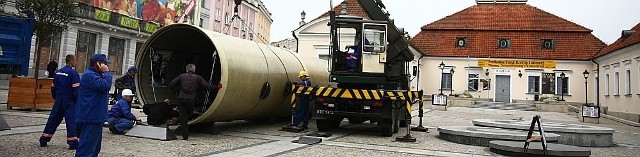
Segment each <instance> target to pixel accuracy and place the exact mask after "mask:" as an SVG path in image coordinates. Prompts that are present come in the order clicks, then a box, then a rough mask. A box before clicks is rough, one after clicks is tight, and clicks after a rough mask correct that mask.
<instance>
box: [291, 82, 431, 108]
mask: <svg viewBox="0 0 640 157" xmlns="http://www.w3.org/2000/svg"><path fill="white" fill-rule="evenodd" d="M291 89H292V90H291V91H293V93H292V95H291V105H292V106H294V107H295V101H296V94H305V95H309V94H312V92H313V95H314V96H319V97H330V98H343V99H359V100H383V99H386V100H394V101H406V102H407V107H408V109H409V111H410V102H411V101H412V100H414V99H416V98H419V99H420V100H421V98H422V91H384V90H364V89H343V88H332V87H305V86H296V85H293V86H291Z"/></svg>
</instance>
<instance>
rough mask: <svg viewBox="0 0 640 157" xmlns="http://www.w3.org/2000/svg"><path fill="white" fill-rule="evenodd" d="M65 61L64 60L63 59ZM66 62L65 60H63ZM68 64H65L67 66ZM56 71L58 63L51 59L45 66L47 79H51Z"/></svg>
mask: <svg viewBox="0 0 640 157" xmlns="http://www.w3.org/2000/svg"><path fill="white" fill-rule="evenodd" d="M65 59H66V58H65ZM65 61H66V60H65ZM68 63H69V62H67V64H68ZM56 70H58V62H56V60H55V59H52V60H51V62H49V64H47V73H49V74H48V75H49V76H48V77H49V78H53V77H55V76H56Z"/></svg>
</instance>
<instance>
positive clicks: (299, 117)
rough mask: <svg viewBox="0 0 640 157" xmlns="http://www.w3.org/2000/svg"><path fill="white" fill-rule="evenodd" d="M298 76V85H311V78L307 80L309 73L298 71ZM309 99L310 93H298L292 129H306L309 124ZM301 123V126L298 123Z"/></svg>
mask: <svg viewBox="0 0 640 157" xmlns="http://www.w3.org/2000/svg"><path fill="white" fill-rule="evenodd" d="M298 77H300V81H301V82H300V84H299V85H300V86H305V87H311V80H309V75H308V74H307V72H306V71H300V73H298ZM309 101H311V95H302V94H300V95H298V102H297V103H296V106H297V110H296V117H295V118H294V120H293V128H294V129H299V130H300V129H307V128H308V125H309V111H308V110H309ZM300 122H303V123H302V126H299V125H300Z"/></svg>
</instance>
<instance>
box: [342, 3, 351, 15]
mask: <svg viewBox="0 0 640 157" xmlns="http://www.w3.org/2000/svg"><path fill="white" fill-rule="evenodd" d="M348 4H349V3H347V1H342V3H340V7H341V8H342V11H341V12H340V14H342V15H347V5H348Z"/></svg>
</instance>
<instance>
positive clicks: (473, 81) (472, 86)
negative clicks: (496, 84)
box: [467, 74, 480, 91]
mask: <svg viewBox="0 0 640 157" xmlns="http://www.w3.org/2000/svg"><path fill="white" fill-rule="evenodd" d="M479 76H480V75H478V74H469V79H468V81H467V82H468V85H467V90H469V91H478V86H479V85H478V84H479V83H478V82H479V81H478V79H479Z"/></svg>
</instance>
